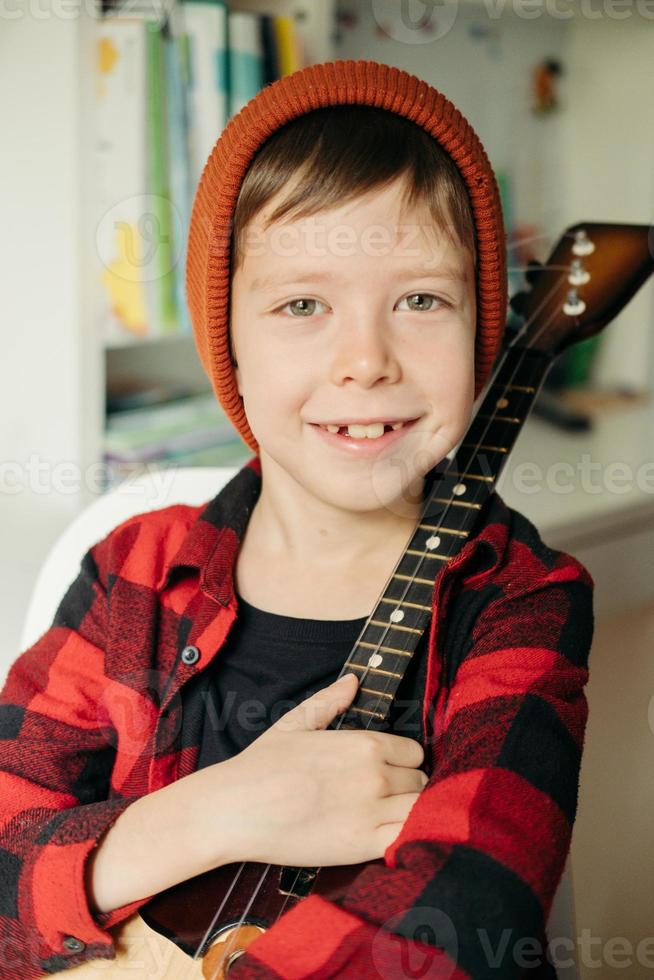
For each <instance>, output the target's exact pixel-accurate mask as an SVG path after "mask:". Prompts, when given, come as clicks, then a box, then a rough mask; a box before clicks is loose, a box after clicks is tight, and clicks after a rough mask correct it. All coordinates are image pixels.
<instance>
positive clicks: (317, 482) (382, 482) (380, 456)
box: [0, 61, 593, 978]
mask: <svg viewBox="0 0 654 980" xmlns="http://www.w3.org/2000/svg"><path fill="white" fill-rule="evenodd" d="M187 294H188V299H189V306H190V310H191V315H192V319H193V326H194V331H195V337H196V342H197V346H198V351H199V354H200V357H201V360H202V363H203V365H204V367H205V370H206V371H207V374H208V376H209V377H210V378H211V381H212V384H213V386H214V390H215V392H216V395H217V398H218V399H219V401H220V403H221V404H222V405H223V408H224V409H225V411H226V412H227V414H228V415H229V417H230V418H231V419H232V421H233V422H234V424H235V426H236V428H237V429H238V431H239V432H240V433H241V435H242V436H243V438H244V440H245V441H246V443H247V444H248V445H249V446H250V447H251V448H252V449H253V451H254V452H255V456H254V457H253V459H251V460H250V461H249V462H248V463H247V464H246V465H245V466H244V467H243V468H242V469H241V471H240V472H239V473H238V474H237V476H236V477H235V478H234V479H233V480H232V481H231V482H230V483H229V484H228V485H227V486H226V487H225V488H223V490H221V491H220V493H218V494H217V496H216V497H215V498H214V500H212V501H210V502H209V503H208V504H207V506H206V507H202V508H194V507H187V506H182V505H172V506H170V507H167V508H164V509H162V510H160V511H155V512H152V513H150V514H143V515H138V516H137V517H135V518H131V519H130V520H128V521H126V522H124V523H123V524H122V525H120V526H119V527H118V528H116V529H114V531H112V532H111V533H110V534H109V535H107V537H106V538H104V539H103V540H102V541H100V542H98V543H97V544H96V545H94V546H93V548H91V549H90V550H89V552H88V553H87V555H86V556H85V557H84V559H83V561H82V566H81V569H80V574H79V576H78V578H77V580H76V581H75V582H74V583H73V584H72V585H71V587H70V589H69V591H68V592H67V593H66V596H65V597H64V599H63V600H62V603H61V605H60V607H59V610H58V611H57V614H56V616H55V620H54V622H53V625H52V627H51V628H50V630H48V631H47V632H46V633H45V634H44V636H43V637H42V638H41V639H40V640H39V641H38V642H37V643H36V644H35V645H34V646H33V647H32V648H31V649H30V650H28V651H26V652H24V653H23V654H22V655H21V657H20V658H19V659H18V660H17V661H16V663H15V664H14V665H13V666H12V669H11V671H10V675H9V677H8V679H7V683H6V685H5V688H4V690H3V692H2V697H1V705H0V709H1V713H2V724H3V734H4V736H5V742H4V744H5V746H6V751H5V754H4V755H3V763H2V772H0V778H1V780H2V782H1V783H0V785H1V786H2V801H3V802H2V808H3V815H2V816H3V829H2V831H1V836H0V847H1V848H2V851H1V852H0V854H1V855H2V861H3V869H4V871H3V884H2V893H1V900H2V905H1V912H2V917H1V918H0V923H1V927H2V935H3V939H4V941H5V942H4V945H5V949H7V950H8V951H9V952H8V954H7V957H6V959H5V962H6V964H7V965H6V966H5V967H4V973H3V974H2V975H3V976H7V977H12V978H13V977H19V976H20V977H27V978H31V977H37V976H40V975H41V974H43V973H45V972H46V971H47V972H57V971H58V970H63V969H66V968H67V967H69V966H73V965H75V964H77V963H81V962H84V961H85V960H89V959H93V958H94V957H105V958H111V957H112V955H114V946H113V942H112V936H111V934H110V933H109V932H108V931H107V930H108V928H110V927H111V926H113V925H116V924H117V923H119V922H122V921H123V920H125V919H126V918H127V917H128V916H129V915H131V914H132V913H133V912H135V911H136V910H137V909H138V908H139V907H140V906H142V905H143V904H144V903H145V902H146V901H147V900H148V899H149V898H150V897H151V896H152V895H153V894H157V893H158V892H159V891H161V890H162V889H164V888H166V887H168V886H169V885H171V884H174V883H175V882H178V881H182V880H185V879H187V878H189V877H192V876H193V875H195V874H198V873H200V872H202V871H206V870H209V869H210V868H211V867H216V866H218V865H221V864H225V863H230V862H232V861H240V860H248V859H249V860H256V861H262V862H266V863H267V862H272V863H275V864H290V865H308V866H325V865H329V864H347V863H356V862H359V861H364V860H370V859H372V858H375V857H382V856H383V858H384V860H385V865H384V866H383V867H380V866H372V867H370V868H367V869H364V871H363V872H362V873H361V874H360V875H359V876H358V877H357V879H356V881H355V882H354V883H353V884H352V885H351V886H350V887H349V888H348V889H346V890H345V891H344V893H343V894H342V895H340V896H338V898H335V899H334V900H332V901H327V900H326V899H324V898H321V897H319V896H318V895H313V896H310V897H309V898H307V899H305V900H303V901H302V902H300V903H299V904H298V905H297V906H296V907H295V908H293V909H292V910H291V911H289V912H287V913H286V914H285V915H284V916H283V917H282V918H281V919H280V920H279V921H278V922H277V923H276V924H275V925H274V926H273V927H272V928H270V929H269V930H268V931H267V932H266V933H265V934H264V935H263V936H261V937H260V938H259V939H257V940H256V941H255V943H254V944H253V945H252V946H251V947H250V949H249V950H248V952H247V953H246V954H245V955H244V956H242V957H241V958H240V959H239V960H238V961H237V962H236V964H235V966H234V967H233V968H232V970H231V971H230V978H231V977H235V978H245V977H250V978H254V977H265V978H276V977H298V978H299V977H309V976H311V977H316V978H318V977H320V978H323V977H324V978H326V977H335V976H339V977H341V976H342V977H352V978H355V977H364V976H370V977H376V976H381V977H403V976H406V975H422V976H439V977H440V976H442V977H445V976H447V977H450V976H456V977H461V978H463V977H475V978H477V977H486V976H497V977H502V978H506V977H518V976H521V975H522V974H523V972H524V971H525V969H526V968H527V967H529V968H530V970H531V975H532V976H538V977H545V976H555V972H554V970H553V968H552V966H551V963H550V962H549V959H548V957H547V956H546V955H545V950H544V944H545V940H546V934H545V928H544V927H545V923H546V919H547V914H548V912H549V908H550V905H551V901H552V898H553V896H554V893H555V890H556V886H557V884H558V881H559V878H560V875H561V872H562V870H563V866H564V862H565V858H566V854H567V851H568V848H569V843H570V837H571V831H572V825H573V822H574V817H575V812H576V802H577V787H578V775H579V767H580V759H581V749H582V745H583V736H584V731H585V723H586V718H587V703H586V699H585V694H584V690H583V688H584V685H585V683H586V681H587V676H588V671H587V659H588V652H589V648H590V642H591V637H592V626H593V620H592V582H591V580H590V577H589V576H588V573H587V572H586V570H585V569H584V568H583V567H582V566H581V565H580V564H579V563H578V562H576V561H575V560H574V559H573V558H571V557H570V556H568V555H566V554H564V553H562V552H557V551H552V550H551V549H549V548H547V547H546V545H545V544H544V543H543V542H542V541H541V539H540V537H539V536H538V534H537V532H536V529H535V528H534V527H533V525H531V524H530V523H529V522H528V521H527V520H526V519H525V518H524V517H522V516H521V515H520V514H518V513H516V512H515V511H511V510H509V509H508V508H507V507H506V506H505V505H504V504H503V503H502V501H501V500H500V498H499V497H498V496H497V495H496V494H493V495H492V496H491V498H490V500H489V501H488V506H487V507H486V509H485V511H484V514H483V518H482V519H481V520H480V526H479V529H478V530H477V531H476V533H475V535H474V536H473V537H472V538H470V539H469V540H467V541H466V542H465V543H464V544H463V546H462V548H461V550H460V552H459V553H458V554H457V555H456V557H455V558H454V559H452V560H451V561H450V562H449V563H448V564H447V565H444V566H443V568H442V570H441V572H439V574H438V576H437V579H436V583H435V586H434V595H433V614H432V620H431V625H430V629H429V631H427V632H428V635H427V632H426V633H425V634H424V635H423V638H422V640H421V643H420V645H419V647H418V650H417V651H416V653H415V655H414V657H413V660H412V663H411V665H410V668H409V670H408V671H407V675H406V676H405V678H404V680H403V682H402V685H403V686H402V687H401V689H400V692H398V699H397V700H398V708H401V707H402V706H405V705H409V706H413V707H414V708H416V709H418V710H416V711H414V716H413V718H411V719H410V720H411V724H408V722H407V713H406V712H402V713H401V714H399V713H398V712H397V711H396V712H395V714H394V715H393V717H392V725H391V728H390V730H389V731H386V732H376V733H372V732H369V733H364V732H356V731H346V730H340V731H324V729H325V728H326V726H327V724H328V723H329V721H330V720H331V719H332V718H334V717H335V716H336V715H337V714H338V713H339V712H340V711H342V710H343V709H344V708H345V707H346V706H347V704H349V703H350V701H351V700H352V699H353V697H354V695H355V693H356V687H357V681H355V680H354V678H353V677H352V675H350V676H349V677H344V678H341V679H338V680H335V678H337V677H338V675H339V674H340V672H341V669H342V667H343V664H344V662H345V660H346V658H347V655H348V653H349V651H350V649H351V648H352V646H353V644H354V642H355V640H356V638H357V636H358V635H359V633H360V631H361V628H362V626H363V625H364V623H365V621H366V618H367V617H368V616H369V615H370V611H371V609H372V608H373V607H374V605H375V602H376V599H377V598H378V596H379V595H380V593H381V591H382V589H383V586H384V584H385V582H386V580H387V579H388V577H389V575H390V573H391V571H392V569H393V567H394V565H395V563H396V562H397V560H398V558H399V556H400V554H401V553H402V551H403V549H404V547H405V545H406V543H407V541H408V539H409V537H410V536H411V533H412V530H413V528H414V525H415V521H416V517H417V515H418V511H419V503H420V499H421V496H422V494H423V493H424V491H425V485H426V484H425V481H426V479H427V475H428V473H429V472H430V470H431V469H432V468H433V467H434V466H435V465H436V464H437V463H438V462H440V461H441V460H442V459H443V458H444V457H445V456H447V455H448V453H450V451H451V450H452V449H454V448H455V446H456V445H457V443H458V441H459V440H460V439H461V437H462V436H463V434H464V432H465V431H466V428H467V426H468V424H469V421H470V417H471V413H472V407H473V401H474V399H475V397H476V396H477V395H478V394H479V392H480V391H481V389H482V387H483V385H484V383H485V381H486V380H487V378H488V374H489V372H490V369H491V366H492V364H493V361H494V358H495V356H496V354H497V350H498V347H499V344H500V341H501V332H502V328H503V324H504V314H505V307H506V285H505V255H504V233H503V229H502V222H501V212H500V207H499V199H498V196H497V188H496V184H495V181H494V178H493V174H492V171H491V169H490V166H489V164H488V161H487V159H486V156H485V154H484V151H483V149H482V148H481V145H480V144H479V141H478V139H477V137H476V136H475V134H474V133H473V132H472V130H471V129H470V127H469V125H468V124H467V123H466V122H465V120H463V119H462V117H461V116H460V115H459V114H458V112H457V111H456V110H455V109H454V107H453V106H452V105H451V104H450V103H449V102H447V100H445V99H444V98H443V96H442V95H440V94H439V93H438V92H436V91H435V90H434V89H433V88H431V87H430V86H428V85H426V83H424V82H422V81H420V80H419V79H416V78H415V77H414V76H410V75H407V74H406V73H405V72H401V71H398V70H397V69H393V68H389V67H388V66H385V65H379V64H377V63H374V62H364V61H359V62H333V63H329V64H325V65H317V66H313V67H312V68H307V69H303V70H302V71H300V72H296V73H294V74H293V75H291V76H287V77H286V78H284V79H282V80H281V81H280V82H276V83H274V84H273V85H271V86H268V87H267V88H266V89H264V90H263V91H262V92H260V93H259V95H258V96H257V97H256V98H255V99H253V100H252V102H251V103H249V105H248V106H247V107H246V108H245V109H244V110H243V111H242V112H241V113H239V115H238V116H237V117H235V118H234V119H233V120H231V121H230V124H229V126H228V127H227V129H226V130H225V132H224V133H223V134H222V135H221V137H220V139H219V140H218V142H217V144H216V146H215V148H214V150H213V152H212V154H211V156H210V158H209V161H208V162H207V165H206V167H205V170H204V172H203V175H202V178H201V181H200V185H199V188H198V192H197V194H196V199H195V204H194V209H193V215H192V219H191V227H190V233H189V249H188V257H187ZM346 427H347V431H345V429H346ZM382 433H383V434H382ZM400 695H401V697H400ZM252 707H255V708H257V709H259V710H258V714H257V717H256V718H255V719H254V720H253V718H252V714H251V712H250V709H251V708H252ZM280 707H281V711H280V710H279V709H280ZM219 713H221V714H222V718H219V717H218V714H219ZM423 769H424V770H425V771H424V772H423V771H422V770H423ZM539 942H540V944H541V945H540V946H539V945H538V943H539ZM417 968H419V973H418V974H416V969H417Z"/></svg>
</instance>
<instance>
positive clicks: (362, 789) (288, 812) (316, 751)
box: [196, 674, 427, 867]
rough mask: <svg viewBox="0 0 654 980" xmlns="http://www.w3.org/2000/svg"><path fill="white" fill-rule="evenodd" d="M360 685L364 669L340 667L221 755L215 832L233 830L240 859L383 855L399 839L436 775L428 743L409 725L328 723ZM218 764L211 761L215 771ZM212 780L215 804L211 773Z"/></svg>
mask: <svg viewBox="0 0 654 980" xmlns="http://www.w3.org/2000/svg"><path fill="white" fill-rule="evenodd" d="M357 689H358V678H357V677H356V676H355V675H354V674H349V675H345V676H343V677H340V678H339V679H338V680H337V681H335V682H334V683H333V684H330V685H329V686H328V687H325V688H323V689H322V690H321V691H317V692H316V693H315V694H314V695H312V696H311V697H309V698H307V699H306V700H305V701H303V702H302V703H301V704H298V705H297V706H296V707H295V708H292V709H291V710H290V711H288V712H287V713H286V714H285V715H283V716H282V717H281V718H279V720H278V721H276V722H275V723H274V724H273V725H271V726H270V728H268V729H267V730H266V731H265V732H264V733H263V734H262V735H260V736H259V737H258V738H257V739H255V740H254V741H253V742H252V743H251V744H250V745H249V746H248V747H247V748H246V749H244V750H243V751H242V752H240V753H239V754H238V755H235V756H233V757H232V758H231V759H228V760H227V761H226V762H222V763H218V766H220V773H221V781H220V797H221V801H222V805H221V807H220V811H221V812H220V813H218V812H217V808H216V809H214V810H213V813H214V816H215V820H216V823H214V825H213V829H212V833H213V834H214V835H215V834H217V833H218V834H219V835H220V836H221V837H223V838H224V840H223V842H224V844H225V846H226V848H227V851H228V852H229V855H230V861H244V860H247V861H261V862H265V863H271V864H280V865H294V866H298V867H323V866H328V865H340V864H358V863H359V862H361V861H370V860H373V859H374V858H379V857H382V856H383V854H384V851H385V850H386V848H387V847H388V846H389V844H391V843H392V841H393V840H395V838H396V837H397V835H398V834H399V832H400V829H401V827H402V825H403V823H404V821H405V820H406V818H407V816H408V814H409V810H410V809H411V807H412V806H413V804H414V803H415V801H416V800H417V798H418V796H419V794H420V792H421V790H422V789H423V787H424V786H425V784H426V783H427V776H426V775H425V773H424V772H422V771H421V770H420V769H418V766H420V765H421V763H422V762H423V758H424V752H423V749H422V746H421V745H420V743H419V742H417V741H415V740H414V739H410V738H406V737H405V736H403V735H392V734H390V733H386V732H373V731H366V730H351V729H335V730H329V731H325V730H324V729H325V728H326V726H327V725H328V724H329V723H330V722H331V721H332V720H333V719H334V718H335V717H336V716H337V715H339V714H340V713H341V712H342V711H344V710H345V708H346V707H347V706H348V705H349V704H350V703H351V701H352V700H353V698H354V696H355V694H356V691H357ZM212 769H215V767H214V766H208V767H207V768H206V770H203V772H204V773H205V774H206V777H205V778H206V779H207V780H210V779H211V776H212V772H211V770H212ZM196 775H198V776H199V773H197V774H196ZM224 780H226V781H227V786H228V787H229V791H228V798H229V801H230V806H229V807H227V808H225V806H224V800H225V790H226V788H227V787H226V784H225V781H224ZM206 789H207V796H206V797H205V799H208V801H209V804H210V800H211V790H210V782H207V784H206ZM208 809H209V811H211V809H212V808H211V806H210V805H209V808H208ZM223 853H224V852H223Z"/></svg>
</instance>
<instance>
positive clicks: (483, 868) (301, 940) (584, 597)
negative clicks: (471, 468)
mask: <svg viewBox="0 0 654 980" xmlns="http://www.w3.org/2000/svg"><path fill="white" fill-rule="evenodd" d="M517 554H518V560H517V564H515V565H514V567H513V568H512V570H511V575H510V577H509V578H508V579H507V578H502V577H501V576H500V577H499V578H498V579H492V580H491V581H488V582H486V584H485V585H484V586H483V588H482V587H481V586H480V589H479V594H478V597H477V598H478V605H477V608H476V610H475V612H474V615H470V614H468V617H467V618H466V617H465V616H464V617H462V618H461V619H460V621H459V623H458V632H457V631H456V630H455V636H454V639H453V641H452V642H449V641H448V644H447V647H448V651H449V653H450V654H451V655H452V656H453V657H454V659H455V660H458V662H450V663H447V664H445V666H446V667H447V668H448V670H447V673H448V675H449V676H448V679H447V683H446V684H445V685H441V688H440V689H439V695H438V697H437V702H436V704H435V705H434V712H433V714H434V725H433V729H434V731H435V732H436V735H435V737H434V741H433V744H432V746H431V747H430V748H431V753H430V755H431V771H429V769H427V772H428V775H429V776H430V779H429V782H428V784H427V785H426V786H425V788H424V789H423V791H422V792H421V794H420V796H419V797H418V799H417V800H416V802H415V804H414V806H413V808H412V809H411V812H410V813H409V816H408V818H407V820H406V821H405V823H404V825H403V827H402V830H401V831H400V834H399V835H398V837H397V838H396V839H395V841H393V842H392V844H391V845H390V846H389V847H388V848H387V850H386V852H385V854H384V862H383V864H375V865H368V866H367V867H366V868H364V869H363V870H362V872H361V873H360V874H359V875H358V876H357V877H356V878H355V879H354V881H353V882H352V883H351V884H350V885H349V886H348V888H347V889H345V890H344V891H343V892H342V893H341V894H339V895H338V896H336V897H333V899H332V900H329V901H328V900H326V899H325V898H323V897H322V896H318V895H310V896H309V897H308V898H306V899H303V900H301V901H300V902H299V903H298V904H297V905H295V906H294V907H293V908H292V909H291V910H289V911H287V912H286V913H285V914H284V915H283V916H282V917H281V918H280V919H279V920H278V921H277V922H276V923H275V924H274V926H273V927H272V928H270V929H269V930H268V931H267V932H266V933H264V934H263V935H262V936H261V937H259V938H257V939H256V941H255V942H254V943H253V944H252V945H251V946H250V948H249V950H248V952H247V953H245V954H244V955H243V956H242V957H241V958H240V959H239V960H238V961H237V962H236V964H235V965H234V967H233V968H232V970H231V971H230V976H233V977H234V980H255V978H258V980H272V978H277V977H284V978H285V980H300V978H304V977H309V976H310V977H311V978H312V980H323V978H328V977H346V978H352V980H354V978H359V977H368V976H370V977H373V976H389V977H390V976H429V977H442V978H448V980H485V978H493V980H498V978H500V977H501V978H502V980H511V978H518V977H522V976H529V977H531V978H536V977H538V978H541V977H555V976H556V974H555V972H554V971H553V967H552V964H551V962H550V958H549V955H548V950H547V948H546V947H547V937H546V932H545V926H546V922H547V917H548V915H549V911H550V908H551V905H552V901H553V898H554V895H555V892H556V889H557V886H558V883H559V881H560V878H561V875H562V873H563V868H564V865H565V860H566V857H567V854H568V851H569V846H570V841H571V835H572V827H573V823H574V819H575V815H576V809H577V794H578V785H579V774H580V765H581V755H582V748H583V740H584V734H585V728H586V721H587V716H588V703H587V699H586V695H585V692H584V686H585V684H586V682H587V679H588V655H589V651H590V645H591V640H592V634H593V599H592V589H593V583H592V579H591V578H590V576H589V574H588V572H587V571H586V569H585V568H584V567H583V566H582V565H581V564H580V563H579V562H577V561H576V560H575V559H574V558H571V557H570V556H569V555H567V554H565V553H564V552H551V551H550V552H549V555H550V556H551V555H555V556H557V557H556V559H555V560H554V561H552V562H550V563H549V564H548V565H547V566H544V565H542V564H540V563H538V562H534V561H533V560H532V559H533V556H531V555H529V554H526V555H522V554H521V553H520V550H519V549H518V552H517ZM535 568H537V569H538V572H537V573H536V572H535V570H534V569H535ZM516 573H517V574H516ZM427 755H428V753H427V752H426V756H427Z"/></svg>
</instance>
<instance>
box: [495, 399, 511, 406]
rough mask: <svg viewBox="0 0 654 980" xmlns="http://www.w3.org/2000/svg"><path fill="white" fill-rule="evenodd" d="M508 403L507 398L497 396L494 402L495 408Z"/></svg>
mask: <svg viewBox="0 0 654 980" xmlns="http://www.w3.org/2000/svg"><path fill="white" fill-rule="evenodd" d="M508 404H509V399H508V398H498V399H497V401H496V402H495V406H496V408H506V407H507V405H508Z"/></svg>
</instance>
